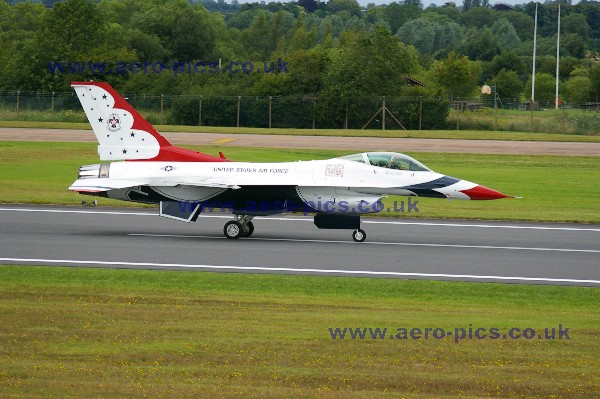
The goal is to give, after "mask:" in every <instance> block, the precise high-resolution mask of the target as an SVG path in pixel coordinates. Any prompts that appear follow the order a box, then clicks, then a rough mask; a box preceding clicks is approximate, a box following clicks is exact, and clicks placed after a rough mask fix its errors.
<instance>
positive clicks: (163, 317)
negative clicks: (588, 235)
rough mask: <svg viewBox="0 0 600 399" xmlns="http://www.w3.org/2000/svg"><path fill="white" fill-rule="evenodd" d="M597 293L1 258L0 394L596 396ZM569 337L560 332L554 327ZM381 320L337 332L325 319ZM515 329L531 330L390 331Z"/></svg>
mask: <svg viewBox="0 0 600 399" xmlns="http://www.w3.org/2000/svg"><path fill="white" fill-rule="evenodd" d="M598 303H600V290H598V289H594V288H577V287H550V286H526V285H510V284H490V283H458V282H435V281H407V280H396V279H368V278H338V277H308V276H281V275H251V274H227V273H198V272H181V271H178V272H169V271H139V270H138V271H134V270H106V269H85V268H84V269H73V268H59V267H32V266H23V267H17V266H0V334H1V336H2V337H3V339H2V342H0V364H2V367H1V368H0V377H1V378H0V390H1V391H2V392H3V393H2V395H3V397H21V398H41V397H44V398H47V397H60V398H69V397H73V398H83V397H98V396H100V397H102V398H124V397H127V398H145V397H153V398H197V397H211V398H240V397H244V398H284V397H303V398H304V397H307V398H308V397H318V398H390V397H407V398H431V397H437V398H442V397H459V396H460V397H470V398H484V397H528V398H549V397H552V398H569V399H573V398H582V399H588V398H591V397H598V395H600V385H599V383H598V381H600V374H599V373H600V372H599V370H600V354H599V352H598V347H599V344H600V341H599V340H600V321H599V320H598V305H597V304H598ZM559 325H562V327H563V329H564V328H569V331H568V334H569V337H570V339H569V340H567V339H566V337H564V336H563V339H558V337H559V336H558V328H559ZM337 327H339V328H369V327H371V328H378V327H379V328H387V329H388V330H387V332H386V333H385V334H384V338H383V339H371V338H370V335H368V336H367V337H366V338H365V339H359V338H357V339H351V338H350V337H349V336H346V338H345V339H343V340H341V339H335V340H334V339H332V338H331V334H330V331H329V328H333V329H335V328H337ZM415 327H417V328H421V329H422V330H424V329H425V328H442V329H444V330H446V331H455V329H456V328H464V329H465V331H467V332H468V329H469V328H470V327H471V328H472V329H473V331H474V329H476V328H479V327H482V328H486V329H489V328H492V327H497V328H499V330H500V332H502V333H506V332H508V330H509V329H510V328H513V327H516V328H519V329H520V330H521V331H522V330H524V329H525V328H533V329H535V330H536V333H537V332H540V333H542V334H544V328H549V331H551V329H552V328H553V327H554V328H555V329H556V335H555V339H554V340H545V339H542V340H540V339H538V338H537V336H536V337H535V338H533V339H523V338H521V339H518V340H511V339H506V340H505V339H498V340H491V339H483V340H479V339H475V338H474V339H464V340H459V341H458V343H455V339H454V337H445V338H443V339H432V337H431V336H429V339H424V338H423V336H422V337H421V339H418V340H416V339H397V338H396V337H394V338H395V339H390V338H389V336H390V335H395V334H396V333H397V329H398V328H407V329H408V330H409V331H410V330H411V329H412V328H415Z"/></svg>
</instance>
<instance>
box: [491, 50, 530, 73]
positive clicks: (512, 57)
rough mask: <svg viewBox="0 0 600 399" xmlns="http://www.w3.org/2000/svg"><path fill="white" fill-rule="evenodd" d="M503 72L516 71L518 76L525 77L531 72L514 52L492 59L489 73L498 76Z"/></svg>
mask: <svg viewBox="0 0 600 399" xmlns="http://www.w3.org/2000/svg"><path fill="white" fill-rule="evenodd" d="M501 70H506V71H515V72H516V74H517V76H523V75H525V74H527V72H528V71H529V69H528V67H527V65H526V64H525V62H524V61H523V59H522V58H521V57H520V56H518V55H517V54H516V53H515V52H514V51H505V52H502V53H501V54H498V55H497V56H495V57H494V58H493V59H492V62H491V63H490V65H489V72H490V74H491V75H492V76H496V75H497V74H498V73H500V71H501Z"/></svg>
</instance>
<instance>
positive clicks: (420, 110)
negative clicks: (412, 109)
mask: <svg viewBox="0 0 600 399" xmlns="http://www.w3.org/2000/svg"><path fill="white" fill-rule="evenodd" d="M422 121H423V96H419V130H421V123H422Z"/></svg>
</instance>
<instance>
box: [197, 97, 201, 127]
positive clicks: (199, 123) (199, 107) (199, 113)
mask: <svg viewBox="0 0 600 399" xmlns="http://www.w3.org/2000/svg"><path fill="white" fill-rule="evenodd" d="M198 126H202V96H200V98H198Z"/></svg>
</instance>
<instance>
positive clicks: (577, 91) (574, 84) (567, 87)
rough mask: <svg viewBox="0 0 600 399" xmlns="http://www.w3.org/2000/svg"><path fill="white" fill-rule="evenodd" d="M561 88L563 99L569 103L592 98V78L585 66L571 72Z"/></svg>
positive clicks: (581, 101)
mask: <svg viewBox="0 0 600 399" xmlns="http://www.w3.org/2000/svg"><path fill="white" fill-rule="evenodd" d="M562 88H563V90H562V91H561V92H563V93H564V99H565V100H566V101H567V102H569V103H583V102H587V101H591V100H592V92H593V87H592V80H591V79H590V77H589V73H588V70H587V69H585V68H578V69H575V70H574V71H573V72H571V76H570V77H569V79H568V80H567V81H566V82H565V83H564V84H563V85H562Z"/></svg>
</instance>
